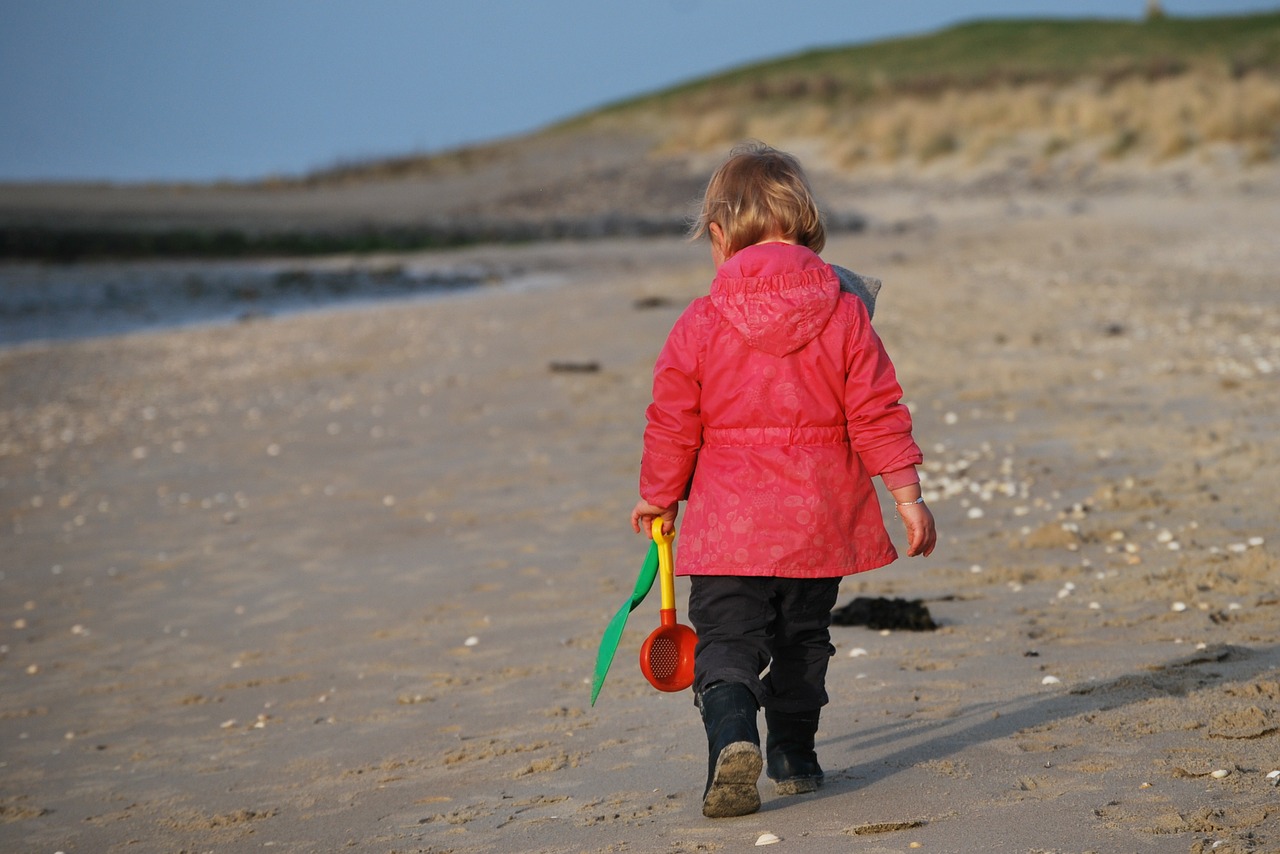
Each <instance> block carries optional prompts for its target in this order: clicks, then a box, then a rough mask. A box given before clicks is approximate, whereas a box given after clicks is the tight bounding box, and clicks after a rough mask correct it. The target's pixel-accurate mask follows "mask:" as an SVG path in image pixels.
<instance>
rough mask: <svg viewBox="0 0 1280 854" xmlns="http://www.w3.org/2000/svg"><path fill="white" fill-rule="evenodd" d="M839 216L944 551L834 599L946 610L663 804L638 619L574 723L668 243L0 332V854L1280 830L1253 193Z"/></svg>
mask: <svg viewBox="0 0 1280 854" xmlns="http://www.w3.org/2000/svg"><path fill="white" fill-rule="evenodd" d="M860 202H861V204H862V205H863V206H864V209H865V210H866V211H867V213H868V214H870V215H872V216H873V217H875V218H876V220H875V221H876V226H875V227H874V228H872V229H871V230H870V231H868V232H867V233H865V234H862V235H857V236H847V237H841V238H840V239H838V240H836V241H833V244H832V245H831V246H830V247H829V250H828V252H827V253H826V254H827V257H828V258H829V259H830V260H832V261H834V262H837V263H842V264H845V265H847V266H850V267H852V268H854V269H857V270H859V271H861V272H865V273H868V274H872V275H876V276H879V277H880V278H882V279H883V280H884V281H885V288H884V291H883V292H882V293H881V297H880V302H879V305H878V311H877V315H876V325H877V327H878V328H879V329H880V331H881V334H882V336H883V337H884V338H885V340H886V343H887V346H888V348H889V350H890V352H891V354H893V356H894V357H895V361H896V363H897V365H898V367H899V373H900V375H901V378H902V380H903V383H904V386H905V387H906V389H907V394H908V399H909V401H910V403H911V404H912V406H913V409H914V411H915V413H916V418H917V435H918V438H919V439H920V441H921V444H922V445H923V446H924V447H925V449H926V453H927V456H928V462H927V464H926V474H927V481H926V487H927V490H928V493H927V494H928V495H929V498H930V502H931V504H932V506H933V507H934V510H935V513H936V514H937V517H938V521H939V528H940V531H941V544H940V546H939V548H938V550H937V552H936V553H935V555H934V556H933V557H932V558H929V559H922V560H912V561H902V562H899V563H898V564H895V565H894V566H891V567H888V568H885V569H882V570H878V571H875V572H872V573H869V574H866V575H863V576H859V577H855V578H852V579H849V580H848V581H846V583H845V585H844V589H843V593H842V600H841V601H842V602H844V601H847V600H848V599H849V598H852V596H854V595H857V594H862V595H891V596H906V597H911V598H923V599H924V600H925V602H926V604H927V605H928V607H929V609H930V611H931V612H932V613H933V616H934V618H935V619H937V620H938V621H939V622H940V623H941V628H940V629H939V630H938V631H936V632H933V633H920V634H917V633H908V632H895V633H880V632H875V631H870V630H866V629H860V628H848V627H845V628H837V629H835V630H834V635H835V642H836V645H837V648H838V652H837V655H836V658H835V659H834V660H833V662H832V668H831V674H830V686H829V687H830V690H831V694H832V697H833V702H832V704H831V706H829V707H828V709H827V710H826V712H825V714H824V718H823V723H822V728H821V730H820V733H819V739H818V742H819V751H820V756H821V758H822V761H823V763H824V765H825V767H826V769H827V775H828V776H827V779H828V783H827V785H826V786H825V787H824V788H823V789H822V790H821V791H820V792H819V793H817V794H816V795H811V796H801V797H795V798H787V799H780V798H777V797H775V796H774V795H773V794H772V791H771V787H769V786H768V784H767V782H766V783H765V785H764V786H763V787H762V791H763V793H764V805H763V808H762V810H761V811H760V812H759V813H758V814H756V815H752V816H747V817H743V818H738V819H728V820H720V821H710V820H707V819H704V818H703V817H702V816H701V814H700V811H699V796H700V794H701V788H702V782H703V774H704V770H705V748H704V742H703V739H702V735H701V728H700V724H699V722H698V719H697V714H696V711H695V710H694V708H693V706H692V702H691V697H690V696H689V694H688V693H687V692H686V693H682V694H675V695H667V694H659V693H657V692H655V691H653V690H652V689H651V688H649V686H648V684H647V683H646V682H644V680H643V678H642V677H641V676H640V673H639V671H638V668H637V666H636V665H635V663H634V661H635V656H636V652H637V650H638V647H639V644H640V642H641V640H642V639H643V637H644V635H645V634H646V633H647V632H648V630H649V629H650V628H651V627H652V626H655V625H656V624H657V613H656V612H657V602H656V600H651V601H647V602H645V603H644V604H643V605H642V606H641V607H640V609H639V610H637V611H636V612H635V613H634V614H633V615H632V617H631V621H630V623H629V626H628V631H627V634H626V635H625V637H624V639H623V644H622V648H621V649H620V651H619V654H618V658H617V660H616V661H615V664H614V667H613V671H612V673H611V674H610V677H609V680H608V682H607V683H606V685H605V687H604V690H603V692H602V695H601V697H600V700H599V702H598V704H597V705H596V706H595V708H591V707H590V706H589V692H590V685H589V680H590V676H591V670H592V666H593V663H594V658H595V651H596V644H597V643H598V641H599V638H600V634H601V632H602V631H603V629H604V626H605V624H606V623H607V622H608V620H609V617H610V616H611V615H612V613H613V612H614V610H615V609H616V608H617V607H618V606H619V605H620V604H621V602H622V601H623V600H624V598H625V597H626V595H627V593H628V592H629V591H630V588H631V584H632V582H633V579H634V577H635V573H636V571H637V570H638V569H639V566H640V562H641V559H642V557H643V555H644V551H645V544H644V542H643V541H642V540H640V539H638V538H637V537H635V536H634V535H632V534H631V532H630V530H629V528H628V526H627V512H628V511H629V509H630V507H631V505H632V503H633V502H634V499H635V494H634V490H635V474H636V465H637V458H638V453H639V437H640V431H641V428H642V420H643V408H644V406H645V404H646V402H647V395H648V374H649V369H650V367H651V364H652V360H653V357H654V355H655V353H656V351H657V348H658V347H659V345H660V344H661V341H662V338H663V336H664V334H665V332H666V330H667V329H668V328H669V327H670V324H671V323H672V322H673V320H674V319H675V317H676V315H677V313H678V311H679V310H680V308H681V307H682V306H683V305H684V304H685V303H686V302H687V301H688V300H689V299H691V298H693V297H694V296H696V295H698V294H700V293H702V292H703V291H704V289H705V287H706V283H707V281H708V278H709V275H710V262H709V260H708V259H707V258H706V252H705V250H704V249H702V248H701V247H690V246H688V245H685V244H683V243H682V242H680V241H678V240H668V239H663V240H646V241H640V240H637V241H616V242H600V243H593V244H555V245H542V246H526V247H507V248H502V249H472V250H468V251H466V252H459V253H452V254H447V255H440V256H431V257H429V258H426V259H425V260H426V261H428V262H433V263H440V264H443V265H446V266H447V265H449V264H465V263H472V262H474V261H476V260H477V259H481V260H486V261H490V262H493V263H501V264H516V265H523V266H526V267H528V268H530V269H538V270H540V271H541V273H542V276H541V278H540V279H539V281H538V282H537V283H536V284H535V285H531V286H528V287H524V288H486V289H482V290H479V291H475V292H471V293H468V294H463V295H452V296H449V297H445V298H441V299H437V300H429V301H418V302H412V303H398V304H390V305H383V306H377V307H365V308H360V309H349V310H342V311H329V312H321V313H314V314H307V315H298V316H292V317H284V318H277V319H264V320H257V321H253V322H248V323H240V324H232V325H222V326H209V327H203V328H197V329H187V330H182V331H175V332H167V333H149V334H138V335H132V336H124V337H117V338H104V339H98V340H92V341H80V342H73V343H63V344H58V345H36V346H27V347H22V348H17V349H13V350H10V351H7V352H3V353H0V437H2V438H0V507H2V508H3V513H4V520H3V525H4V528H3V534H0V537H2V538H3V539H2V541H0V547H2V548H3V558H0V563H2V565H3V575H2V576H0V622H2V625H0V644H2V645H3V646H2V648H0V652H2V654H0V745H3V748H2V750H0V850H3V851H6V852H8V851H13V852H54V851H65V852H124V851H128V852H176V851H218V852H222V851H257V850H263V849H268V850H275V851H300V852H312V851H340V850H352V851H369V852H413V851H417V852H421V851H432V852H443V851H457V852H481V851H539V852H593V851H626V852H679V851H687V852H692V851H724V852H732V851H744V850H748V849H750V850H754V846H755V844H756V842H757V840H758V839H759V838H760V837H761V835H762V834H765V833H772V834H774V835H776V836H777V837H779V838H780V839H781V841H780V842H779V843H777V847H776V848H775V849H773V850H777V851H788V850H789V851H806V852H808V851H859V852H906V851H916V850H918V851H923V852H990V851H1009V852H1085V851H1097V852H1161V853H1162V854H1164V852H1204V851H1210V850H1213V851H1217V852H1220V854H1227V852H1231V853H1232V854H1238V852H1261V851H1273V852H1274V851H1280V788H1276V787H1275V786H1274V785H1273V783H1274V782H1275V781H1274V780H1271V781H1269V780H1268V779H1267V774H1268V772H1270V771H1272V770H1274V769H1277V768H1280V671H1278V668H1280V647H1278V646H1277V627H1278V626H1280V594H1278V593H1277V590H1276V579H1277V560H1276V557H1275V555H1276V548H1277V546H1278V545H1280V532H1277V531H1276V525H1275V511H1276V507H1277V505H1278V503H1280V502H1278V501H1277V499H1278V498H1280V485H1278V484H1280V478H1278V477H1277V475H1278V474H1280V470H1278V468H1277V451H1276V447H1277V446H1276V442H1275V430H1274V428H1275V423H1276V412H1278V411H1280V386H1278V385H1277V378H1276V374H1277V371H1280V287H1277V272H1276V271H1277V270H1280V243H1277V241H1276V240H1275V235H1276V234H1277V233H1278V232H1280V205H1278V204H1277V199H1276V198H1275V197H1274V196H1271V195H1257V194H1238V193H1227V192H1223V193H1221V194H1213V193H1209V192H1207V191H1198V192H1195V193H1176V192H1167V191H1155V190H1152V191H1143V192H1138V191H1134V192H1128V193H1123V194H1113V195H1109V196H1103V197H1096V198H1089V197H1082V196H1074V195H1072V194H1069V193H1064V194H1039V195H1036V194H1018V195H1016V196H1000V195H988V196H984V197H975V198H968V199H965V198H959V197H957V198H952V199H951V200H949V201H946V202H945V203H944V202H941V201H939V200H938V199H935V198H932V197H930V195H929V194H928V193H925V192H915V193H912V192H908V191H902V192H895V193H890V192H888V191H886V192H885V194H884V195H883V196H882V197H878V198H864V199H862V200H860ZM495 259H496V260H495ZM423 260H424V259H422V258H415V261H423ZM553 365H555V366H557V367H559V368H562V369H563V368H566V367H567V368H576V369H578V370H553ZM592 366H595V367H597V368H598V370H594V371H593V370H590V368H591V367H592ZM890 521H891V528H892V525H893V524H896V523H894V522H893V520H892V519H891V520H890ZM892 529H893V530H894V532H895V535H896V536H899V537H900V531H898V530H897V529H896V528H892ZM677 545H678V540H677ZM686 591H687V587H686V586H685V585H684V584H683V582H681V584H680V586H679V587H678V593H679V597H680V598H679V601H680V607H681V610H683V602H684V596H685V593H686ZM1050 677H1052V678H1050ZM1216 771H1224V772H1226V773H1225V775H1216V776H1215V775H1214V772H1216Z"/></svg>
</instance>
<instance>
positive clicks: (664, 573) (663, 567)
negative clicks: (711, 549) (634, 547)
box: [653, 517, 676, 611]
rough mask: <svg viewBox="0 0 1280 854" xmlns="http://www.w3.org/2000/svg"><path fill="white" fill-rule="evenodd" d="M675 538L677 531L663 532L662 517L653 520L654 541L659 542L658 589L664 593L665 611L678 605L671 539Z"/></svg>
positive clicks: (663, 603) (663, 605)
mask: <svg viewBox="0 0 1280 854" xmlns="http://www.w3.org/2000/svg"><path fill="white" fill-rule="evenodd" d="M675 538H676V535H675V532H672V533H671V534H664V533H662V518H661V517H659V518H657V519H654V520H653V541H654V542H655V543H657V544H658V590H659V591H660V592H661V594H662V610H664V611H671V610H674V609H675V607H676V575H675V570H674V569H672V566H673V565H674V563H675V561H674V560H672V557H671V541H672V540H674V539H675Z"/></svg>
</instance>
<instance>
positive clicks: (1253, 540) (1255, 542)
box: [1249, 537, 1266, 548]
mask: <svg viewBox="0 0 1280 854" xmlns="http://www.w3.org/2000/svg"><path fill="white" fill-rule="evenodd" d="M1265 542H1266V540H1264V539H1263V538H1262V537H1250V538H1249V545H1251V546H1253V547H1255V548H1257V547H1258V546H1260V545H1262V544H1263V543H1265Z"/></svg>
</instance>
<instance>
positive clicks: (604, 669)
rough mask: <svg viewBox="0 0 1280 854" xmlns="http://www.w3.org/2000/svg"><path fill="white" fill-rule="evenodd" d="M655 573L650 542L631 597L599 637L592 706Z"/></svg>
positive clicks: (655, 549)
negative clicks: (630, 616) (629, 617)
mask: <svg viewBox="0 0 1280 854" xmlns="http://www.w3.org/2000/svg"><path fill="white" fill-rule="evenodd" d="M657 575H658V544H657V543H650V544H649V555H648V556H647V557H646V558H645V559H644V566H642V567H641V568H640V575H639V576H638V577H637V578H636V587H635V589H634V590H632V591H631V598H630V599H629V600H627V601H626V602H623V603H622V607H621V608H619V609H618V613H616V614H614V615H613V619H612V620H610V621H609V625H608V627H606V628H605V630H604V637H602V638H601V639H600V651H599V652H597V653H596V675H595V679H593V680H592V682H591V705H593V706H594V705H595V704H596V697H597V696H599V695H600V688H601V686H603V685H604V677H605V674H606V673H608V672H609V665H610V664H612V663H613V654H614V653H615V652H617V651H618V641H620V640H622V630H623V629H624V628H626V626H627V616H628V615H629V614H630V613H631V612H632V611H634V610H635V609H636V606H637V605H639V604H640V603H641V602H643V601H644V597H645V596H648V595H649V589H650V588H651V587H653V579H654V578H656V577H657Z"/></svg>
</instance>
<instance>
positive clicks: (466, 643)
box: [462, 635, 480, 646]
mask: <svg viewBox="0 0 1280 854" xmlns="http://www.w3.org/2000/svg"><path fill="white" fill-rule="evenodd" d="M478 643H480V638H478V637H476V636H475V635H472V636H471V637H469V638H467V639H466V640H464V641H463V642H462V645H463V646H475V645H476V644H478Z"/></svg>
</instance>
